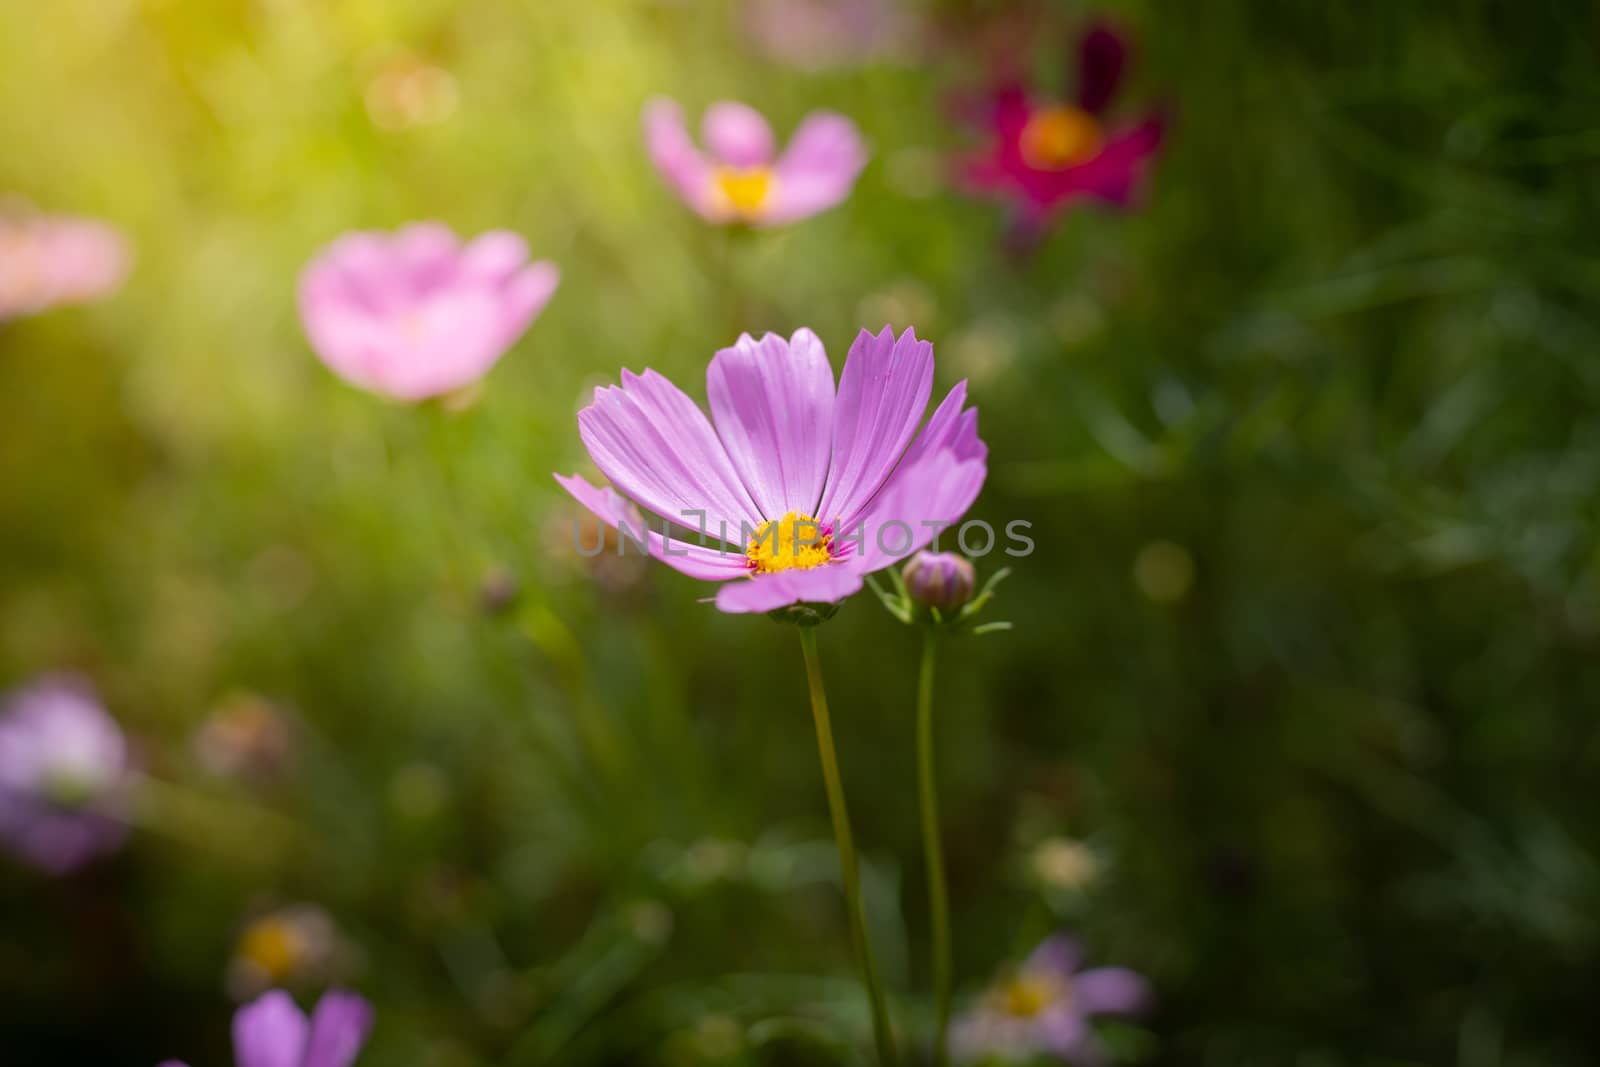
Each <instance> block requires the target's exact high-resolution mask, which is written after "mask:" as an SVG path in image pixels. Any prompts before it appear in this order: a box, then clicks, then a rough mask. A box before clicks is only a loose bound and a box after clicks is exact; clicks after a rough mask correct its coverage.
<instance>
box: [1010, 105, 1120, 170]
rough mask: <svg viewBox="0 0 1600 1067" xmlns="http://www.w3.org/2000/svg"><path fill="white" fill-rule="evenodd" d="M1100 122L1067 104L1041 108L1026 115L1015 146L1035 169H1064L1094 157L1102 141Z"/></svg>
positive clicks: (1026, 161) (1023, 158) (1024, 160)
mask: <svg viewBox="0 0 1600 1067" xmlns="http://www.w3.org/2000/svg"><path fill="white" fill-rule="evenodd" d="M1102 140H1103V138H1102V136H1101V131H1100V123H1099V122H1098V121H1097V120H1096V119H1095V117H1094V116H1093V115H1091V114H1089V113H1088V112H1087V111H1084V110H1083V109H1082V108H1077V107H1072V106H1071V105H1066V104H1064V105H1061V106H1059V107H1047V108H1041V109H1039V110H1038V111H1035V112H1034V113H1033V114H1032V115H1030V116H1029V117H1028V124H1027V125H1026V126H1024V127H1023V128H1022V137H1021V138H1020V140H1019V141H1018V145H1017V147H1018V148H1019V149H1020V150H1021V152H1022V160H1023V162H1025V163H1027V164H1028V166H1030V167H1033V168H1035V169H1037V170H1066V169H1067V168H1068V167H1074V166H1077V165H1078V164H1079V163H1083V162H1086V161H1087V160H1089V159H1092V158H1094V156H1095V154H1096V153H1097V152H1099V151H1100V145H1101V143H1102Z"/></svg>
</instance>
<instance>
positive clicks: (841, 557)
mask: <svg viewBox="0 0 1600 1067" xmlns="http://www.w3.org/2000/svg"><path fill="white" fill-rule="evenodd" d="M932 391H933V346H932V345H931V344H929V343H928V342H926V341H919V340H917V337H916V335H915V334H914V333H913V332H912V331H911V330H907V331H906V332H905V333H904V334H902V335H901V336H900V338H899V339H898V340H896V338H895V336H894V331H892V330H891V329H889V328H888V327H885V328H884V329H883V331H882V332H881V333H878V334H876V335H874V334H871V333H869V332H867V331H866V330H863V331H861V334H860V335H859V336H858V337H857V338H856V341H855V344H853V345H851V346H850V354H849V355H848V356H847V357H846V359H845V364H844V372H843V374H842V375H840V378H839V386H838V389H837V391H836V390H835V389H834V379H833V368H832V366H831V365H830V364H829V362H828V355H827V353H826V352H825V351H823V347H822V342H821V341H819V340H818V339H817V336H816V334H814V333H812V332H811V331H810V330H799V331H797V332H796V333H795V335H794V336H793V337H791V338H790V339H789V340H787V341H785V340H784V339H783V338H782V337H778V336H776V335H774V334H767V335H766V336H765V337H763V338H762V339H761V340H759V341H756V340H753V339H752V338H751V337H750V336H749V335H748V334H746V335H743V336H741V337H740V338H739V340H738V342H737V343H736V344H735V345H734V346H733V347H732V348H725V349H723V350H722V351H720V352H718V353H717V354H716V356H715V357H714V358H713V359H712V361H711V365H710V366H709V367H708V368H707V370H706V392H707V394H708V396H709V398H710V401H711V416H712V417H711V418H710V419H707V418H706V416H705V415H704V414H702V413H701V411H700V409H699V408H698V407H697V406H696V405H695V403H694V401H693V400H691V399H689V397H688V396H687V395H685V394H684V392H683V391H682V390H681V389H679V388H678V387H677V386H675V385H673V384H672V383H671V382H669V381H668V380H667V379H666V378H664V377H662V376H661V375H659V374H657V373H656V372H655V371H652V370H648V369H647V370H645V371H644V373H643V374H632V373H630V372H628V371H623V372H622V384H621V385H620V386H610V387H607V388H600V389H596V390H595V394H594V403H593V404H591V405H590V406H588V407H586V408H584V409H583V410H582V411H580V412H579V413H578V432H579V435H580V436H581V437H582V438H583V443H584V446H585V447H586V448H587V449H588V451H589V456H590V458H592V459H593V460H594V463H595V466H597V467H599V468H600V470H601V471H602V472H603V473H604V474H605V475H606V477H607V478H609V479H610V480H611V484H612V485H613V486H615V490H611V489H599V488H596V487H595V486H593V485H590V484H589V483H588V482H587V481H585V480H584V479H583V478H581V477H579V476H578V475H576V474H574V475H572V476H570V477H562V476H560V475H557V476H556V481H558V482H560V483H561V485H562V487H563V488H565V489H566V490H567V492H569V493H571V494H572V495H573V496H574V497H575V498H577V500H578V502H579V503H580V504H582V505H583V506H584V507H586V508H588V509H589V510H590V511H592V512H594V514H595V515H597V516H599V518H600V519H601V520H602V521H603V522H605V523H607V524H608V525H610V526H613V527H615V526H617V525H618V524H619V523H620V524H622V525H623V526H624V528H625V531H626V533H627V535H628V536H629V537H630V538H631V539H632V540H633V541H634V543H635V544H640V543H643V544H644V546H645V547H646V549H647V550H648V551H649V553H650V554H651V555H652V556H654V557H655V558H656V559H659V560H661V561H662V562H663V563H666V564H667V565H668V566H670V567H673V568H674V569H676V570H679V571H682V572H683V573H684V574H688V575H691V576H693V577H695V578H703V579H705V580H707V581H714V582H722V583H724V584H723V585H722V587H721V588H720V589H719V590H718V591H717V597H716V602H717V607H719V608H721V609H722V610H723V611H727V612H735V613H739V612H756V611H773V610H776V609H778V608H783V607H786V606H788V605H790V604H795V603H808V604H831V603H834V602H837V601H839V600H843V599H844V598H845V597H847V596H849V595H850V594H852V593H854V592H856V591H857V590H858V589H860V588H861V586H862V583H863V580H864V577H865V576H866V575H867V574H868V573H870V572H872V571H876V570H880V569H882V568H884V567H888V566H890V565H891V564H894V563H895V562H897V561H899V560H901V559H904V558H905V557H906V556H909V555H911V554H912V553H913V552H915V551H916V550H918V549H920V548H922V547H923V546H924V545H926V544H928V543H929V542H930V541H932V540H933V537H934V534H935V533H936V532H937V528H938V527H941V526H947V525H949V524H951V523H954V522H955V521H956V520H958V519H960V517H961V516H962V515H963V514H964V513H965V512H966V510H967V509H968V508H969V507H971V506H972V503H973V501H974V500H976V499H977V496H978V491H979V490H980V489H981V488H982V487H983V481H984V476H985V474H986V472H987V464H986V459H987V455H988V448H987V446H985V445H984V443H983V441H982V440H981V439H979V437H978V412H977V409H975V408H966V409H965V410H963V408H964V405H965V403H966V396H967V383H966V382H961V383H959V384H957V385H956V387H955V388H953V389H951V390H950V392H949V394H948V395H947V396H946V397H945V398H944V400H943V402H942V403H940V404H939V406H938V408H937V409H936V410H935V411H934V413H933V414H932V415H931V416H929V418H928V420H927V423H926V425H924V426H923V427H922V431H921V433H920V434H919V433H918V432H917V426H918V424H919V423H921V422H922V416H923V413H924V411H925V410H926V408H927V406H928V400H929V397H930V395H931V394H932ZM619 494H626V496H627V497H628V498H631V500H632V501H634V502H636V503H637V505H638V506H639V507H640V508H643V509H644V510H646V511H648V512H651V513H653V514H654V515H656V516H658V517H660V518H661V519H665V520H669V521H671V522H672V523H675V524H678V525H680V526H685V527H689V528H691V529H699V530H702V531H706V532H709V534H710V537H711V538H712V539H714V541H716V542H720V544H711V545H701V544H696V543H690V542H685V541H681V540H676V539H670V538H668V537H664V536H663V534H662V533H660V532H658V531H659V529H660V528H661V525H662V524H661V522H659V521H657V522H655V523H654V525H655V526H656V527H657V529H656V530H652V531H649V532H646V530H645V528H644V525H643V523H642V522H641V521H640V519H639V518H638V514H639V513H638V512H637V511H635V510H634V507H633V505H632V504H630V503H629V502H628V500H627V499H624V497H623V496H622V495H619Z"/></svg>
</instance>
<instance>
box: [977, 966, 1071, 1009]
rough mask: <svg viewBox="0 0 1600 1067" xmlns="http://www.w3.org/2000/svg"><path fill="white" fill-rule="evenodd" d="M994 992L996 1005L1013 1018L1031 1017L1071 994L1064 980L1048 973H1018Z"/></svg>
mask: <svg viewBox="0 0 1600 1067" xmlns="http://www.w3.org/2000/svg"><path fill="white" fill-rule="evenodd" d="M996 992H997V994H998V996H997V998H996V1000H997V1004H996V1007H998V1008H999V1009H1000V1011H1001V1012H1002V1013H1003V1014H1005V1015H1009V1016H1011V1017H1012V1018H1014V1019H1032V1018H1034V1017H1035V1016H1037V1015H1039V1014H1040V1013H1041V1012H1043V1011H1044V1010H1045V1009H1046V1008H1049V1007H1051V1006H1053V1005H1055V1004H1058V1003H1060V1002H1061V1001H1064V1000H1066V999H1067V998H1068V997H1070V996H1071V995H1072V991H1071V989H1070V988H1069V987H1068V986H1067V984H1066V982H1064V981H1062V980H1061V979H1059V978H1057V977H1055V976H1054V975H1048V974H1019V975H1017V976H1016V977H1015V978H1013V979H1011V980H1010V981H1009V982H1007V983H1006V984H1005V985H1003V986H1001V987H1000V988H999V989H998V990H997V991H996Z"/></svg>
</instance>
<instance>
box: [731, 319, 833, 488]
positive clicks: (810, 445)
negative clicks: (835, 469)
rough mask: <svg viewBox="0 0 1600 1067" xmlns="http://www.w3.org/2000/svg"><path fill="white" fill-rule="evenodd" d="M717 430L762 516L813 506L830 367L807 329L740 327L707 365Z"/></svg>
mask: <svg viewBox="0 0 1600 1067" xmlns="http://www.w3.org/2000/svg"><path fill="white" fill-rule="evenodd" d="M706 392H707V394H708V396H709V398H710V401H711V414H712V416H713V418H714V419H715V420H716V426H717V433H718V434H719V435H720V436H721V438H722V443H723V444H724V445H725V446H726V447H727V450H728V456H729V458H730V459H731V460H732V461H733V466H734V468H735V469H736V470H737V471H738V472H739V476H740V477H741V478H743V479H744V484H745V487H746V488H748V489H749V490H750V496H751V497H752V498H753V499H754V501H755V505H756V508H757V510H758V511H759V512H760V513H761V515H762V516H763V517H765V518H768V519H776V518H780V517H782V516H783V515H785V514H786V513H788V512H789V511H798V512H800V513H801V514H804V515H812V516H814V515H815V514H816V508H817V503H818V501H819V500H820V499H821V497H822V487H823V485H824V483H826V481H827V478H828V462H829V460H830V459H831V458H832V455H833V368H832V367H831V366H829V365H828V354H827V352H825V351H824V350H823V347H822V342H821V341H820V340H818V339H817V335H816V334H814V333H812V332H811V331H810V330H805V329H802V330H797V331H795V335H794V337H792V338H791V339H790V340H788V341H785V340H784V339H783V338H782V337H779V336H777V335H776V334H770V333H769V334H767V335H766V336H765V337H763V338H762V339H761V340H760V341H759V342H757V341H754V340H752V339H751V338H750V336H749V335H748V334H744V335H741V336H740V338H739V340H738V342H737V343H736V344H735V345H734V346H733V347H732V348H724V349H723V350H722V351H720V352H718V353H717V354H716V356H715V357H714V358H713V359H712V360H711V365H710V367H708V368H707V369H706Z"/></svg>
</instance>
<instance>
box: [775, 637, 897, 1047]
mask: <svg viewBox="0 0 1600 1067" xmlns="http://www.w3.org/2000/svg"><path fill="white" fill-rule="evenodd" d="M800 648H801V649H802V650H803V651H804V652H805V657H806V681H807V683H808V684H809V685H810V687H811V717H812V718H813V719H814V720H815V721H816V724H817V753H818V755H819V756H821V758H822V781H823V785H824V786H825V787H826V788H827V791H828V811H829V813H830V814H831V815H832V816H833V837H834V840H835V841H836V842H837V843H838V845H839V875H840V877H839V880H840V881H841V882H842V883H843V884H844V898H845V907H846V910H848V911H849V913H850V935H851V938H852V939H853V940H854V941H855V947H856V955H857V956H858V957H859V958H860V960H861V976H862V981H863V982H864V983H865V985H866V987H867V999H868V1000H870V1001H871V1002H872V1035H873V1038H874V1039H875V1040H876V1042H877V1045H878V1062H879V1063H880V1064H881V1065H882V1067H893V1065H894V1064H895V1063H896V1062H898V1060H899V1057H898V1056H897V1055H896V1054H895V1048H894V1033H893V1031H892V1030H891V1029H890V1025H889V1009H888V1006H887V1003H886V1002H885V1000H884V996H883V986H882V985H881V984H880V983H879V981H878V967H877V964H876V963H874V962H873V959H872V945H871V943H870V942H869V941H868V940H867V916H866V912H865V910H864V909H863V908H862V905H861V870H860V868H859V867H858V866H857V863H856V846H855V841H854V839H853V838H852V837H851V835H850V811H849V809H848V808H847V807H845V802H844V782H843V781H842V780H840V778H839V757H838V755H837V754H836V753H835V752H834V749H833V725H832V723H831V722H830V720H829V718H828V695H827V693H826V692H824V691H823V688H822V662H821V660H819V659H818V658H817V634H816V628H815V627H812V626H802V627H800Z"/></svg>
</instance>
